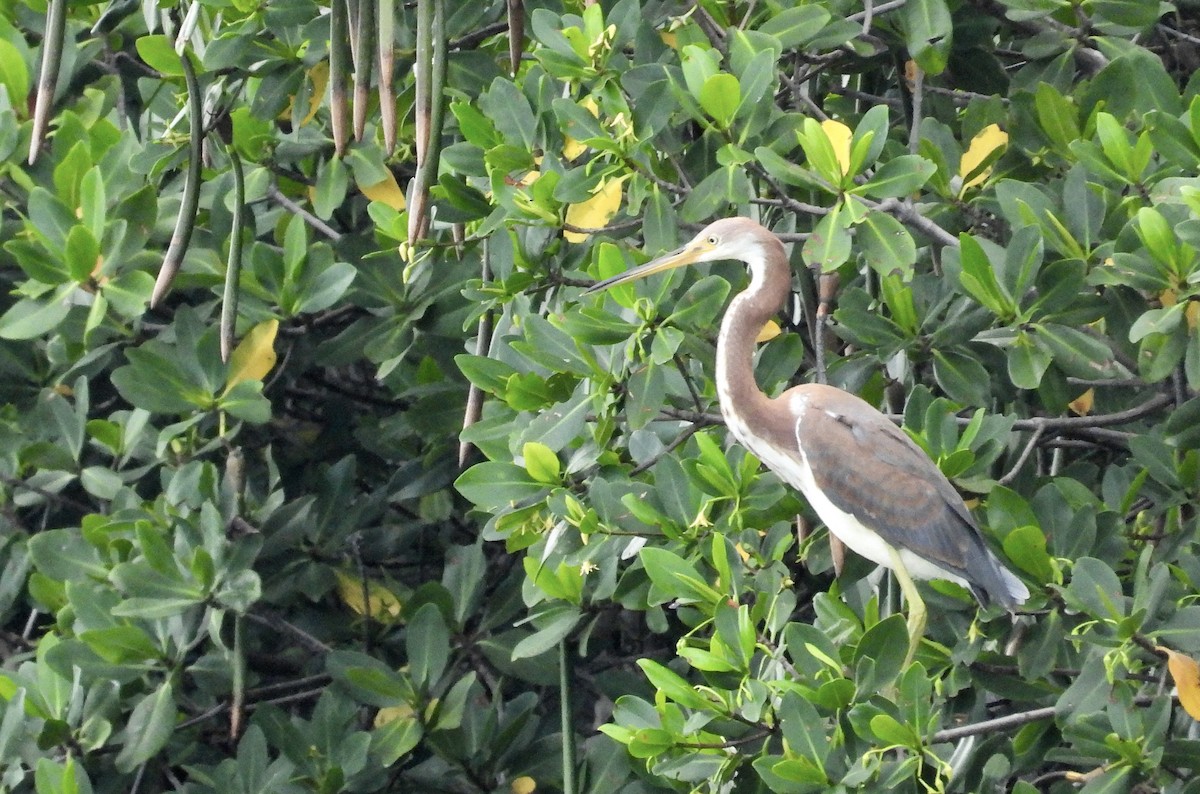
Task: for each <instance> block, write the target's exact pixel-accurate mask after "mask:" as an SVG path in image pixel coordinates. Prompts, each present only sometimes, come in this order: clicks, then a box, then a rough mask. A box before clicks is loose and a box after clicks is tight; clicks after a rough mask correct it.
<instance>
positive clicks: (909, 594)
mask: <svg viewBox="0 0 1200 794" xmlns="http://www.w3.org/2000/svg"><path fill="white" fill-rule="evenodd" d="M888 555H889V556H890V557H891V558H892V570H893V571H894V572H895V574H896V581H897V582H899V583H900V592H902V593H904V600H905V601H907V602H908V654H907V655H906V656H905V657H904V667H902V668H901V669H902V670H907V669H908V666H909V665H910V664H912V660H913V657H914V656H916V655H917V646H919V645H920V644H921V639H922V638H923V637H924V636H925V601H924V600H922V598H921V594H920V593H918V592H917V585H916V584H915V583H914V582H913V580H912V577H911V576H909V575H908V568H906V567H905V565H904V561H903V560H901V559H900V553H899V552H897V551H896V550H895V549H893V548H892V547H891V546H889V547H888Z"/></svg>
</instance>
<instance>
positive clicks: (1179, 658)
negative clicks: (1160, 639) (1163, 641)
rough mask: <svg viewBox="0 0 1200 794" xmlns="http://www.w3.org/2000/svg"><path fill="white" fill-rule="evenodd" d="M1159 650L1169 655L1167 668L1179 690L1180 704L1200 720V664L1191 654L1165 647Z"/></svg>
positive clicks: (1159, 647) (1194, 717)
mask: <svg viewBox="0 0 1200 794" xmlns="http://www.w3.org/2000/svg"><path fill="white" fill-rule="evenodd" d="M1158 650H1160V651H1162V652H1163V653H1165V654H1166V655H1167V669H1168V670H1170V671H1171V678H1172V680H1174V681H1175V688H1176V689H1178V690H1179V705H1181V706H1183V710H1184V711H1186V712H1187V713H1188V714H1190V715H1192V719H1194V720H1200V664H1197V663H1196V660H1195V659H1193V658H1192V657H1190V656H1187V655H1185V654H1182V653H1179V652H1178V651H1173V650H1171V649H1170V648H1164V647H1163V646H1161V645H1159V646H1158Z"/></svg>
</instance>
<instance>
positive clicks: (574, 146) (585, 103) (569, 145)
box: [562, 96, 600, 161]
mask: <svg viewBox="0 0 1200 794" xmlns="http://www.w3.org/2000/svg"><path fill="white" fill-rule="evenodd" d="M579 106H580V107H582V108H586V109H587V111H588V112H589V113H591V114H592V115H593V116H595V117H596V118H600V108H599V107H597V106H596V100H595V99H594V98H592V97H590V96H586V97H584V98H583V99H581V100H579ZM587 149H588V147H587V146H585V145H584V144H582V143H580V142H579V141H577V140H575V139H574V138H572V137H571V136H570V135H564V136H563V148H562V153H563V159H564V160H568V161H570V160H574V159H575V158H576V157H578V156H579V155H581V154H583V153H584V152H586V151H587Z"/></svg>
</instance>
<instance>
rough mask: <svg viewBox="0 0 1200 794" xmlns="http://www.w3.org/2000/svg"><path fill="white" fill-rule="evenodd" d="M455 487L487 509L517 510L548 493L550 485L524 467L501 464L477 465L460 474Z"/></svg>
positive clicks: (484, 463)
mask: <svg viewBox="0 0 1200 794" xmlns="http://www.w3.org/2000/svg"><path fill="white" fill-rule="evenodd" d="M454 488H455V489H456V490H457V491H458V492H459V493H460V494H462V495H463V496H464V497H465V498H466V499H467V500H469V501H470V502H471V503H472V504H474V505H476V506H477V507H480V508H482V509H484V510H497V509H503V508H506V507H507V508H512V507H516V506H518V505H519V504H520V503H523V502H527V501H529V500H532V499H535V498H537V497H540V496H543V495H544V494H545V493H546V486H545V485H544V484H543V483H539V482H537V481H535V480H533V479H532V478H531V477H530V476H529V473H528V472H527V471H525V469H524V468H522V467H520V466H517V465H516V464H513V463H504V462H499V461H485V462H483V463H477V464H475V465H474V466H472V467H471V468H469V469H467V470H466V471H465V472H463V473H462V474H461V475H459V477H458V479H457V480H455V481H454Z"/></svg>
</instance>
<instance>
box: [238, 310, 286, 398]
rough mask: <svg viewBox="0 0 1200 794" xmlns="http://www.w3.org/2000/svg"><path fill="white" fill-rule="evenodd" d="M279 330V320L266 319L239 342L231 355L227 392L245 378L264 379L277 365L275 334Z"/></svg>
mask: <svg viewBox="0 0 1200 794" xmlns="http://www.w3.org/2000/svg"><path fill="white" fill-rule="evenodd" d="M278 331H279V321H278V320H274V319H272V320H264V321H262V322H261V323H259V324H258V325H256V326H254V327H253V328H251V329H250V333H248V334H246V336H245V337H243V339H242V341H240V342H238V346H237V347H235V348H234V349H233V352H232V353H231V354H230V355H229V374H228V375H227V376H226V378H225V391H226V393H228V392H229V390H230V389H232V388H233V387H234V386H236V385H238V384H239V383H241V382H242V381H244V380H262V379H263V378H265V377H266V376H267V373H268V372H270V371H271V367H273V366H275V334H276V333H277V332H278Z"/></svg>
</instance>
